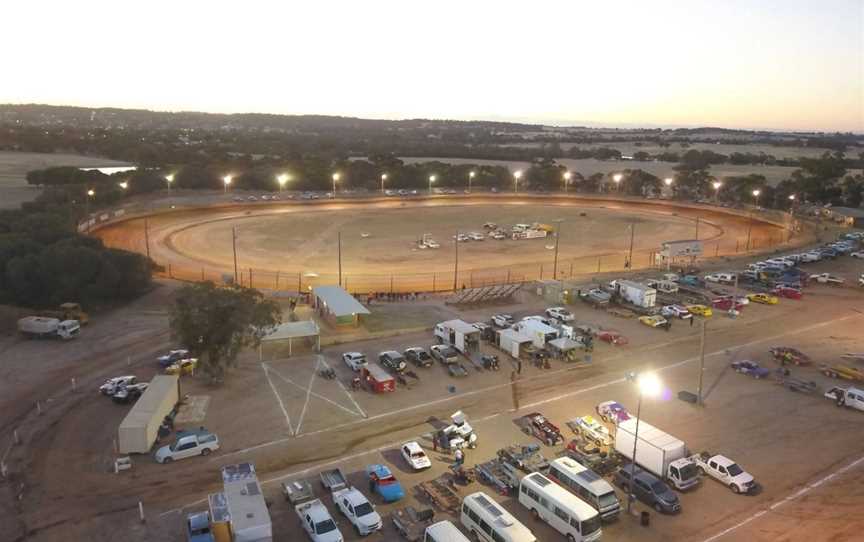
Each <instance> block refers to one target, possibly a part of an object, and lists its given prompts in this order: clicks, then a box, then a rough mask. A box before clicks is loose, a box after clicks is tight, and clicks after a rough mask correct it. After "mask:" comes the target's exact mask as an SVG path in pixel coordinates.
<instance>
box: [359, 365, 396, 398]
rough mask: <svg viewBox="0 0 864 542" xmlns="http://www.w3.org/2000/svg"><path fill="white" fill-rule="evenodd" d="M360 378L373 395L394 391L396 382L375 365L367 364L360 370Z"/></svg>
mask: <svg viewBox="0 0 864 542" xmlns="http://www.w3.org/2000/svg"><path fill="white" fill-rule="evenodd" d="M360 378H362V379H363V381H364V382H366V384H367V385H368V386H369V388H370V389H371V390H372V391H374V392H375V393H384V392H388V391H395V390H396V380H394V378H393V376H391V375H390V373H388V372H387V371H385V370H384V368H383V367H381V366H380V365H378V364H377V363H367V364H366V365H365V366H363V368H361V369H360Z"/></svg>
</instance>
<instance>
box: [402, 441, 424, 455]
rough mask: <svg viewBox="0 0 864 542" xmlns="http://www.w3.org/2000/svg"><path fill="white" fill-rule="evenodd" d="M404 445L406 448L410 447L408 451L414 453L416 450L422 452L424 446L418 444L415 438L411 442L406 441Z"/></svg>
mask: <svg viewBox="0 0 864 542" xmlns="http://www.w3.org/2000/svg"><path fill="white" fill-rule="evenodd" d="M402 446H404V447H405V448H408V452H409V453H412V454H413V453H416V452H422V451H423V448H421V447H420V445H419V444H417V443H416V442H414V441H413V440H412V441H411V442H406V443H405V444H403V445H402Z"/></svg>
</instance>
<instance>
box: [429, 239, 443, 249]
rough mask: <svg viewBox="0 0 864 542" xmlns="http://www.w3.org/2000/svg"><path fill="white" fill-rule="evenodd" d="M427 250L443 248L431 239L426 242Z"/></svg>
mask: <svg viewBox="0 0 864 542" xmlns="http://www.w3.org/2000/svg"><path fill="white" fill-rule="evenodd" d="M426 248H441V244H440V243H438V241H433V240H431V239H429V240H427V241H426Z"/></svg>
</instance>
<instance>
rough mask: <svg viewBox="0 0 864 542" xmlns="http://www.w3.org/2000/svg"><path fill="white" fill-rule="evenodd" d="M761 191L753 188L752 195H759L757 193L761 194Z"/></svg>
mask: <svg viewBox="0 0 864 542" xmlns="http://www.w3.org/2000/svg"><path fill="white" fill-rule="evenodd" d="M761 193H762V192H761V191H759V190H754V191H753V195H754V196H756V197H757V198H758V197H759V194H761Z"/></svg>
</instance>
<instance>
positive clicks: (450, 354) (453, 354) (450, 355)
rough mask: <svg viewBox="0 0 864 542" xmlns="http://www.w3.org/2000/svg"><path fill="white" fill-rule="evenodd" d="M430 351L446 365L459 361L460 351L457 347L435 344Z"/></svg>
mask: <svg viewBox="0 0 864 542" xmlns="http://www.w3.org/2000/svg"><path fill="white" fill-rule="evenodd" d="M429 351H430V352H431V353H432V357H433V358H435V359H437V360H438V361H440V362H441V363H443V364H445V365H449V364H450V363H458V362H459V352H457V351H456V349H455V348H453V347H451V346H447V345H446V344H436V345H433V346H432V347H430V348H429Z"/></svg>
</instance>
